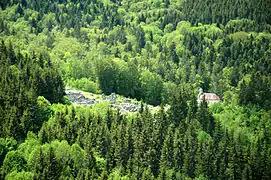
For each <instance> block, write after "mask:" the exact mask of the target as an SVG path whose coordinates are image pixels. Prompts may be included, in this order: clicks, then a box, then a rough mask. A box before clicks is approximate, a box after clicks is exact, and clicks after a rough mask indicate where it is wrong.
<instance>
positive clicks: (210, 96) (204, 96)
mask: <svg viewBox="0 0 271 180" xmlns="http://www.w3.org/2000/svg"><path fill="white" fill-rule="evenodd" d="M203 100H205V101H206V102H207V103H208V104H214V103H217V102H221V99H220V98H219V96H218V95H216V94H215V93H204V92H203V90H202V88H200V89H199V95H198V103H200V102H202V101H203Z"/></svg>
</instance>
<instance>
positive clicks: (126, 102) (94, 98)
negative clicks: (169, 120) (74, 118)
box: [65, 87, 169, 114]
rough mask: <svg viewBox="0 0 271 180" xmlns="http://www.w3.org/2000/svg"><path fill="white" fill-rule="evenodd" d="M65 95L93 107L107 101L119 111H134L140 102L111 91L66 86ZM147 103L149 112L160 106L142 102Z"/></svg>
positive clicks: (72, 100)
mask: <svg viewBox="0 0 271 180" xmlns="http://www.w3.org/2000/svg"><path fill="white" fill-rule="evenodd" d="M65 92H66V95H67V97H68V98H69V100H70V101H71V102H72V103H73V104H76V105H79V106H89V107H90V108H92V107H93V105H95V104H99V103H102V102H108V103H109V105H110V106H111V107H112V108H115V109H119V110H120V112H121V113H125V114H127V113H136V112H138V111H139V109H140V105H141V102H140V101H138V100H136V99H131V98H126V97H123V96H120V95H118V94H114V93H112V94H111V95H104V94H94V93H90V92H85V91H81V90H77V89H73V88H70V87H67V88H66V90H65ZM145 105H147V107H148V109H149V110H150V112H152V113H153V114H156V113H157V112H158V111H159V109H160V106H153V105H149V104H145V103H144V107H145ZM168 108H169V105H167V106H165V110H167V109H168Z"/></svg>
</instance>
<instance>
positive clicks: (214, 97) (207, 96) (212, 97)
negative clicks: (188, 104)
mask: <svg viewBox="0 0 271 180" xmlns="http://www.w3.org/2000/svg"><path fill="white" fill-rule="evenodd" d="M203 96H204V99H205V100H206V101H220V98H219V97H218V96H217V95H216V94H215V93H203V95H201V96H200V99H201V100H203Z"/></svg>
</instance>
